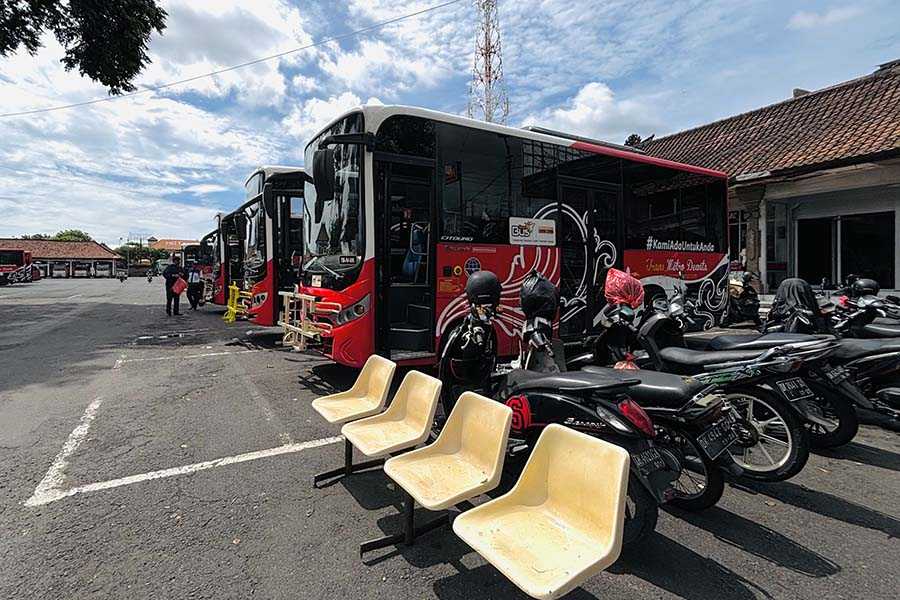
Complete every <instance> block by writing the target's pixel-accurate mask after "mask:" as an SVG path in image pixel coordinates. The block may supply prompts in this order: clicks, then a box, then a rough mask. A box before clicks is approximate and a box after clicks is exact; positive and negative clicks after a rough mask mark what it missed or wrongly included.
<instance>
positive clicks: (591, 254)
mask: <svg viewBox="0 0 900 600" xmlns="http://www.w3.org/2000/svg"><path fill="white" fill-rule="evenodd" d="M305 164H306V165H307V166H308V168H309V167H312V169H313V180H314V184H312V183H310V184H307V185H306V188H305V202H306V207H307V209H306V214H307V215H310V218H308V220H307V221H308V222H307V225H306V229H305V235H306V244H307V247H306V255H305V260H304V266H303V273H302V283H303V285H302V286H301V290H300V291H301V292H302V293H305V294H308V295H311V296H314V297H315V298H316V299H317V300H319V301H320V302H325V303H328V304H325V305H320V306H319V310H318V312H317V313H316V314H311V315H308V317H309V318H311V319H312V320H318V321H320V322H326V323H327V325H326V326H323V328H322V334H321V336H320V338H321V339H320V341H321V345H322V350H323V352H324V353H325V355H327V356H329V357H331V358H332V359H333V360H335V361H337V362H339V363H342V364H346V365H351V366H360V365H362V364H363V363H364V362H365V360H366V359H367V358H368V357H369V356H370V355H371V354H373V353H379V354H383V355H385V356H389V357H391V358H392V359H393V360H396V361H399V362H401V363H405V364H409V365H413V364H429V363H433V362H434V361H436V357H437V355H438V352H439V350H440V348H441V342H442V339H443V336H444V335H445V334H447V333H448V332H449V331H450V330H451V329H452V327H453V326H454V325H455V324H456V322H458V320H459V319H460V318H461V317H463V315H464V314H465V312H466V310H467V308H466V306H467V305H466V301H465V297H464V288H465V283H466V280H467V278H468V276H469V275H470V274H471V273H474V272H475V271H478V270H480V269H487V270H490V271H493V272H495V273H496V274H497V275H498V277H499V278H500V280H501V282H502V283H503V299H502V304H503V307H504V310H503V312H502V314H501V315H500V317H499V319H498V320H497V335H498V345H499V350H500V353H501V354H504V355H512V354H514V353H515V352H516V351H517V350H518V333H519V330H520V328H521V325H522V321H523V315H522V313H521V310H520V309H519V306H518V304H519V302H518V294H519V287H520V285H521V281H522V279H523V278H524V277H525V276H526V275H527V274H528V273H529V272H530V271H531V270H532V269H537V270H539V271H541V272H542V273H543V274H544V275H545V276H547V277H548V278H549V279H550V280H551V281H553V282H554V283H556V284H557V285H559V286H560V289H561V295H562V310H561V314H560V318H559V323H558V331H559V335H560V337H562V339H563V340H565V341H574V340H578V339H581V338H582V337H583V335H584V333H585V332H587V331H590V330H592V329H594V327H595V326H596V325H597V323H598V322H599V318H600V317H599V312H600V310H601V309H602V307H603V305H604V299H603V293H602V292H603V284H604V281H605V276H606V272H607V270H608V269H609V268H610V267H613V266H615V267H617V268H620V269H627V270H629V271H631V272H632V273H633V274H634V275H635V276H637V277H639V278H640V279H641V280H642V282H643V283H644V284H645V286H646V287H647V289H648V291H649V293H648V294H647V295H648V297H652V296H653V295H655V294H661V293H667V292H668V291H671V289H672V288H673V287H674V286H675V285H676V284H677V283H678V282H679V281H680V280H681V279H682V278H683V281H684V282H685V283H686V286H687V288H688V292H689V293H690V294H692V295H693V296H695V297H696V302H697V313H698V316H699V317H700V318H701V319H706V320H707V323H706V325H707V326H711V325H713V324H715V323H716V321H717V319H718V318H719V316H720V315H721V313H722V312H723V310H724V307H725V301H726V298H727V296H726V288H727V273H728V261H727V258H726V253H727V244H726V218H727V216H726V215H727V210H726V181H727V178H726V175H725V174H724V173H721V172H718V171H713V170H709V169H704V168H700V167H694V166H690V165H684V164H679V163H675V162H671V161H667V160H662V159H658V158H653V157H650V156H647V155H645V154H643V153H641V152H640V151H635V150H633V149H629V148H626V147H622V146H616V145H612V144H606V143H603V142H599V141H596V140H590V139H588V138H582V137H578V136H573V135H568V134H563V133H560V132H553V131H550V130H542V129H539V128H531V129H516V128H512V127H506V126H501V125H495V124H491V123H484V122H479V121H474V120H470V119H466V118H462V117H458V116H455V115H449V114H443V113H439V112H434V111H430V110H425V109H419V108H410V107H399V106H364V107H361V108H358V109H355V110H352V111H350V112H348V113H346V114H344V115H343V116H341V117H340V118H338V119H337V120H335V121H334V122H333V123H332V124H331V125H329V126H328V127H327V128H325V129H324V130H323V131H321V132H320V133H319V134H318V135H317V136H316V137H315V138H314V139H313V140H312V142H310V144H309V145H308V146H307V147H306V151H305ZM323 306H324V307H325V308H323Z"/></svg>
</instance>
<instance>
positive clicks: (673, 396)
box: [583, 366, 709, 408]
mask: <svg viewBox="0 0 900 600" xmlns="http://www.w3.org/2000/svg"><path fill="white" fill-rule="evenodd" d="M583 370H584V371H587V372H589V373H598V374H603V375H607V376H610V377H614V376H616V374H620V373H621V374H623V376H624V374H625V373H634V374H635V375H637V377H638V378H639V379H640V380H641V382H640V383H639V384H637V385H634V386H631V387H630V388H628V395H629V396H631V397H632V398H633V399H634V401H635V402H637V403H638V404H640V405H641V406H644V407H647V408H654V407H661V408H681V407H682V406H684V405H685V404H687V402H688V401H689V400H690V399H691V398H693V397H694V395H696V394H697V393H699V392H700V391H701V390H702V389H703V388H705V387H707V386H708V385H709V384H707V383H702V382H700V381H698V380H696V379H694V378H692V377H682V376H681V375H673V374H672V373H660V372H659V371H647V370H644V369H641V370H639V371H622V370H616V369H610V368H609V367H594V366H591V367H585V368H584V369H583ZM610 371H612V373H609V372H610Z"/></svg>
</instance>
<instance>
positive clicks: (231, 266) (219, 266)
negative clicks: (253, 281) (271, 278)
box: [212, 211, 246, 306]
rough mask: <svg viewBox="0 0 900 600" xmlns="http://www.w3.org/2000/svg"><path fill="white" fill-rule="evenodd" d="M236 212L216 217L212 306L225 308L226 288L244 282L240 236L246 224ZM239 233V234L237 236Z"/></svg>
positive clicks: (226, 299) (242, 249) (242, 251)
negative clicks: (217, 305) (216, 305)
mask: <svg viewBox="0 0 900 600" xmlns="http://www.w3.org/2000/svg"><path fill="white" fill-rule="evenodd" d="M243 218H244V217H243V216H240V215H239V213H238V212H237V211H235V212H232V213H228V214H227V215H224V214H221V213H220V214H218V215H216V221H217V225H218V226H217V227H216V236H215V247H216V250H215V254H214V255H213V274H214V278H213V298H212V303H213V304H219V305H222V306H225V304H226V303H227V302H228V286H230V285H231V284H232V283H235V284H237V285H238V286H240V285H242V283H243V280H244V247H243V241H242V238H241V236H242V235H243V232H244V231H245V230H246V224H245V223H244V221H243ZM239 232H240V234H239Z"/></svg>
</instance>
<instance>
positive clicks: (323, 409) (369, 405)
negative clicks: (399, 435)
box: [312, 354, 397, 424]
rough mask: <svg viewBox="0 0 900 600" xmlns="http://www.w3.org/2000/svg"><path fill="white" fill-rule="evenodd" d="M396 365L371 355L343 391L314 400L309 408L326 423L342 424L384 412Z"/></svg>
mask: <svg viewBox="0 0 900 600" xmlns="http://www.w3.org/2000/svg"><path fill="white" fill-rule="evenodd" d="M396 370H397V364H396V363H394V362H392V361H390V360H388V359H386V358H384V357H381V356H378V355H377V354H373V355H372V356H370V357H369V360H367V361H366V364H365V365H363V368H362V370H361V371H360V372H359V375H358V376H357V378H356V381H355V382H354V383H353V387H351V388H350V389H349V390H347V391H345V392H338V393H337V394H331V395H330V396H322V397H321V398H316V399H315V400H313V402H312V407H313V409H315V411H316V412H317V413H319V414H320V415H322V417H323V418H324V419H325V420H326V421H328V422H329V423H337V424H343V423H347V422H348V421H353V420H356V419H362V418H365V417H369V416H372V415H375V414H378V413H380V412H381V411H382V410H384V404H385V402H386V401H387V397H388V392H389V391H390V389H391V381H392V380H393V378H394V371H396Z"/></svg>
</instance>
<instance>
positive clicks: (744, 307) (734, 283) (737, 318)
mask: <svg viewBox="0 0 900 600" xmlns="http://www.w3.org/2000/svg"><path fill="white" fill-rule="evenodd" d="M754 279H756V280H759V276H758V275H756V274H755V273H752V272H750V271H744V272H742V273H730V274H729V278H728V306H727V310H726V312H725V317H724V318H723V321H722V325H724V326H726V327H727V326H729V325H737V324H738V323H743V322H746V321H750V322H752V323H753V324H754V325H756V326H757V327H759V326H760V325H762V320H761V319H760V318H759V293H758V292H757V291H756V288H755V287H753V280H754Z"/></svg>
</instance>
